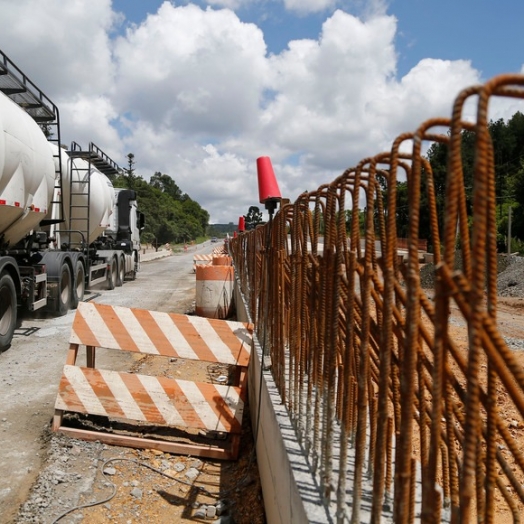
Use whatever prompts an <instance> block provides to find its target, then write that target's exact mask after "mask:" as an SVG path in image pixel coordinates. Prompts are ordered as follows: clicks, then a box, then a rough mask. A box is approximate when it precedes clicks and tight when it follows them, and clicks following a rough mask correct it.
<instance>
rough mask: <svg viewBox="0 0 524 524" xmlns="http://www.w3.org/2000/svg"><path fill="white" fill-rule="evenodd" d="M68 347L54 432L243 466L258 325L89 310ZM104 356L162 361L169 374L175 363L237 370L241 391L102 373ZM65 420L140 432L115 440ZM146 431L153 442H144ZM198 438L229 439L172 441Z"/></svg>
mask: <svg viewBox="0 0 524 524" xmlns="http://www.w3.org/2000/svg"><path fill="white" fill-rule="evenodd" d="M69 342H70V346H69V352H68V355H67V358H66V363H65V366H64V369H63V372H62V377H61V379H60V384H59V388H58V395H57V399H56V403H55V416H54V420H53V430H54V431H60V432H62V433H65V434H68V435H70V436H72V437H74V438H80V439H84V440H100V441H102V442H105V443H109V444H115V445H119V446H128V447H136V448H151V449H158V450H162V451H165V452H169V453H178V454H191V455H195V456H203V457H209V458H215V459H236V458H237V456H238V450H239V444H240V433H241V427H242V414H243V409H244V402H245V400H246V396H247V389H246V381H247V366H248V363H249V358H250V353H251V343H252V325H250V324H245V323H242V322H232V321H225V320H218V319H206V318H201V317H196V316H188V315H180V314H174V313H162V312H158V311H148V310H144V309H133V308H124V307H119V306H109V305H103V304H96V303H92V302H90V303H84V302H82V303H80V304H79V305H78V309H77V311H76V314H75V318H74V321H73V326H72V331H71V337H70V340H69ZM82 346H85V348H86V365H85V366H80V365H78V364H77V357H78V353H79V348H80V347H82ZM99 348H105V349H108V350H119V351H125V352H133V353H139V354H145V355H150V356H151V357H150V358H153V356H154V357H159V358H160V357H163V360H162V361H161V369H162V373H163V374H167V373H166V372H167V371H169V366H170V361H171V359H173V358H176V359H191V360H201V361H206V362H210V363H221V364H227V365H231V366H236V367H237V368H235V369H237V371H238V373H233V375H234V376H236V381H235V384H234V385H221V384H213V383H207V382H197V381H191V380H181V379H173V378H166V377H165V376H151V375H145V374H138V373H131V372H123V371H115V370H107V369H98V368H96V367H95V360H96V359H95V356H96V351H97V349H99ZM166 357H167V358H166ZM155 369H157V368H155ZM66 412H74V413H82V414H85V415H93V416H102V417H106V418H107V421H108V422H109V426H111V423H113V422H118V423H122V424H124V425H125V427H126V428H136V431H128V432H127V434H116V433H111V432H110V431H107V430H105V429H100V430H93V429H83V428H75V427H71V426H70V425H69V426H68V425H67V424H66V422H67V421H66V418H67V417H64V415H65V413H66ZM144 426H146V427H147V432H148V433H149V434H151V435H152V436H153V437H154V438H144V437H142V436H140V433H141V432H143V429H144ZM170 429H172V430H173V431H172V433H170V432H169V430H170ZM166 430H167V431H166ZM188 430H191V431H188ZM193 430H196V433H198V431H199V430H203V431H205V432H217V433H220V434H226V435H227V437H228V438H226V439H224V440H223V441H221V444H220V445H217V444H215V443H213V444H203V443H191V442H189V443H188V438H189V437H188V435H184V436H183V438H184V442H180V441H175V440H173V439H174V438H175V437H176V436H177V435H180V434H181V433H183V432H184V431H187V432H188V433H192V434H194V433H195V431H193ZM155 431H156V432H157V434H155ZM129 433H131V434H129ZM166 435H167V437H168V438H166Z"/></svg>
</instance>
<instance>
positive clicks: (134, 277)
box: [129, 251, 138, 280]
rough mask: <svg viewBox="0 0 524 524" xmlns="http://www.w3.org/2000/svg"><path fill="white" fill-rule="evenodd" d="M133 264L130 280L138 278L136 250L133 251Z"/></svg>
mask: <svg viewBox="0 0 524 524" xmlns="http://www.w3.org/2000/svg"><path fill="white" fill-rule="evenodd" d="M131 264H132V265H133V270H132V271H131V272H130V273H129V280H136V273H137V271H138V260H137V256H136V251H133V259H132V260H131Z"/></svg>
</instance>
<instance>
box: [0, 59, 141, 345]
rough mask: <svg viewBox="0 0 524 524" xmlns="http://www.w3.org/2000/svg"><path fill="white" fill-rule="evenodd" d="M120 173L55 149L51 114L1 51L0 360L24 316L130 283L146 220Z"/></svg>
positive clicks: (97, 154)
mask: <svg viewBox="0 0 524 524" xmlns="http://www.w3.org/2000/svg"><path fill="white" fill-rule="evenodd" d="M41 126H42V127H43V128H42V127H41ZM43 129H45V130H46V131H47V133H44V130H43ZM46 134H47V136H46ZM120 172H121V170H120V168H119V167H118V165H117V164H116V163H115V162H113V160H111V159H110V158H109V157H108V156H107V155H106V154H105V153H104V152H103V151H102V150H101V149H100V148H99V147H98V146H96V145H95V144H93V143H90V144H89V147H88V148H87V149H82V148H81V147H80V146H79V145H78V144H77V143H76V142H73V143H72V144H71V147H70V148H69V149H66V148H64V146H63V145H61V142H60V121H59V112H58V109H57V107H56V106H55V105H54V104H53V103H52V102H51V100H49V98H47V97H46V96H45V95H44V93H43V92H42V91H40V90H39V89H38V88H37V87H36V85H35V84H33V83H32V82H31V81H30V80H29V79H28V78H27V76H26V75H24V74H23V73H22V72H21V71H20V70H19V69H18V68H17V67H16V65H15V64H14V63H13V62H11V61H10V60H9V58H8V57H7V56H6V55H5V54H4V53H3V52H1V51H0V351H2V350H4V349H6V348H8V347H9V346H10V344H11V341H12V337H13V334H14V331H15V328H16V327H17V325H18V322H19V319H20V318H21V315H23V314H32V313H33V312H37V311H41V312H46V313H50V314H53V315H63V314H65V313H67V311H68V310H70V309H72V308H75V307H76V306H77V304H78V303H79V302H80V301H82V300H83V298H84V293H85V290H86V289H90V288H93V287H95V286H103V287H106V288H107V289H113V288H114V287H116V286H120V285H122V284H123V282H124V280H125V279H134V278H136V273H137V271H138V270H139V267H140V239H139V233H140V229H142V228H143V224H144V217H143V214H141V213H140V212H139V211H138V208H137V203H136V193H135V192H134V191H132V190H129V189H118V188H114V187H113V185H112V183H111V181H110V179H109V176H111V175H116V174H119V173H120Z"/></svg>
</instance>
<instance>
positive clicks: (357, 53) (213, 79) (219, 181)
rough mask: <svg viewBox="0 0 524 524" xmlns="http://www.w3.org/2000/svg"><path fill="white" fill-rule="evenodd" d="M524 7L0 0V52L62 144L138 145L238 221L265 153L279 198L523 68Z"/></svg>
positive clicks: (507, 107)
mask: <svg viewBox="0 0 524 524" xmlns="http://www.w3.org/2000/svg"><path fill="white" fill-rule="evenodd" d="M148 14H149V15H150V16H149V17H148ZM522 20H524V4H523V3H521V2H517V1H516V0H512V1H509V0H501V1H499V2H493V1H488V0H477V1H474V0H455V1H453V0H439V1H438V2H437V1H434V0H409V1H408V0H390V1H389V2H387V1H385V0H371V1H367V0H207V1H204V0H194V1H188V0H184V1H173V2H168V1H161V0H113V1H111V0H67V2H64V1H63V0H0V49H1V50H2V51H4V52H5V53H6V54H7V55H8V56H9V57H10V58H11V59H12V60H13V61H14V62H15V63H16V64H17V65H18V66H19V67H21V68H22V70H23V71H24V72H25V73H26V74H27V75H28V76H29V77H30V78H31V79H32V80H33V81H34V82H35V83H36V84H37V85H38V86H39V87H40V88H41V89H43V90H44V92H45V93H46V94H47V95H48V96H49V97H50V98H51V99H52V100H53V101H54V102H55V103H56V104H57V105H58V107H59V108H60V113H61V121H62V137H64V140H63V141H64V142H65V143H68V142H70V141H72V140H74V141H77V142H79V143H80V144H83V145H87V144H88V143H89V142H90V141H93V142H95V143H96V144H97V145H98V146H99V147H101V148H102V149H103V150H104V151H106V152H107V153H108V154H110V155H111V156H112V157H113V159H114V160H115V161H116V162H118V163H119V164H121V165H125V162H126V155H127V153H129V152H132V153H133V154H134V155H135V160H136V165H135V167H136V171H137V173H138V174H139V175H140V176H142V177H143V178H144V179H146V180H147V179H149V177H150V176H151V175H152V174H154V173H155V172H156V171H160V172H162V173H166V174H169V175H170V176H172V177H173V178H174V179H175V181H176V183H177V184H178V185H179V187H180V188H181V189H182V191H184V192H186V193H188V194H189V195H190V196H191V197H192V198H193V199H195V200H196V201H198V202H199V203H200V204H201V205H202V207H204V208H205V209H206V210H208V211H209V212H210V214H211V222H233V223H237V220H238V217H239V216H240V215H243V214H245V213H246V212H247V210H248V208H249V207H250V206H251V205H257V203H258V202H257V201H258V195H257V184H256V158H257V157H258V156H270V157H271V159H272V162H273V166H274V168H275V173H276V175H277V179H278V180H279V184H280V188H281V191H282V194H283V195H284V196H286V197H288V198H291V199H292V200H294V199H295V198H296V197H297V196H298V195H299V194H300V192H302V191H304V190H306V189H307V190H313V189H316V188H317V187H318V186H320V185H321V184H323V183H326V182H329V181H331V180H333V179H334V178H335V177H336V176H338V175H339V174H340V173H342V172H343V171H344V170H345V169H346V168H348V167H351V166H355V165H356V164H357V163H358V162H359V161H360V160H361V159H362V158H365V157H368V156H371V155H374V154H377V153H380V152H382V151H384V150H388V149H389V148H390V147H391V143H392V142H393V140H394V138H395V137H396V136H397V135H398V134H400V133H402V132H405V131H413V130H414V129H416V128H417V127H418V126H419V125H420V124H421V123H422V122H423V121H424V120H425V119H427V118H431V117H436V116H438V117H441V116H450V114H451V106H452V103H453V100H454V98H455V97H456V96H457V94H458V93H459V91H460V90H461V89H463V88H465V87H468V86H470V85H473V84H478V83H479V82H484V81H486V80H487V79H489V78H490V77H492V76H494V75H497V74H501V73H508V72H511V73H518V72H521V70H522V67H523V64H524V51H521V50H524V42H523V40H524V31H522V29H521V27H520V25H521V21H522ZM519 104H520V103H519V102H517V101H515V100H511V101H500V102H497V103H495V104H493V105H492V111H491V113H490V117H491V118H509V117H510V116H511V115H512V114H513V113H514V112H515V111H517V110H523V108H521V107H520V105H519ZM473 110H474V108H473V106H471V107H470V108H469V109H468V111H467V114H466V115H465V117H466V118H471V117H472V115H473Z"/></svg>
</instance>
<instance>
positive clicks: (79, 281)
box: [71, 260, 86, 309]
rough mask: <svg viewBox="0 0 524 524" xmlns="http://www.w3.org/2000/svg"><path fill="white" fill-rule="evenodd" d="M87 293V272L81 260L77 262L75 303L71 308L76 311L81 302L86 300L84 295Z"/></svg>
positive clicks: (74, 291) (73, 302)
mask: <svg viewBox="0 0 524 524" xmlns="http://www.w3.org/2000/svg"><path fill="white" fill-rule="evenodd" d="M85 291H86V272H85V269H84V264H82V262H80V260H77V261H76V266H75V287H74V290H73V301H72V304H71V308H72V309H75V308H76V307H77V306H78V303H79V302H82V300H84V294H85Z"/></svg>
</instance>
